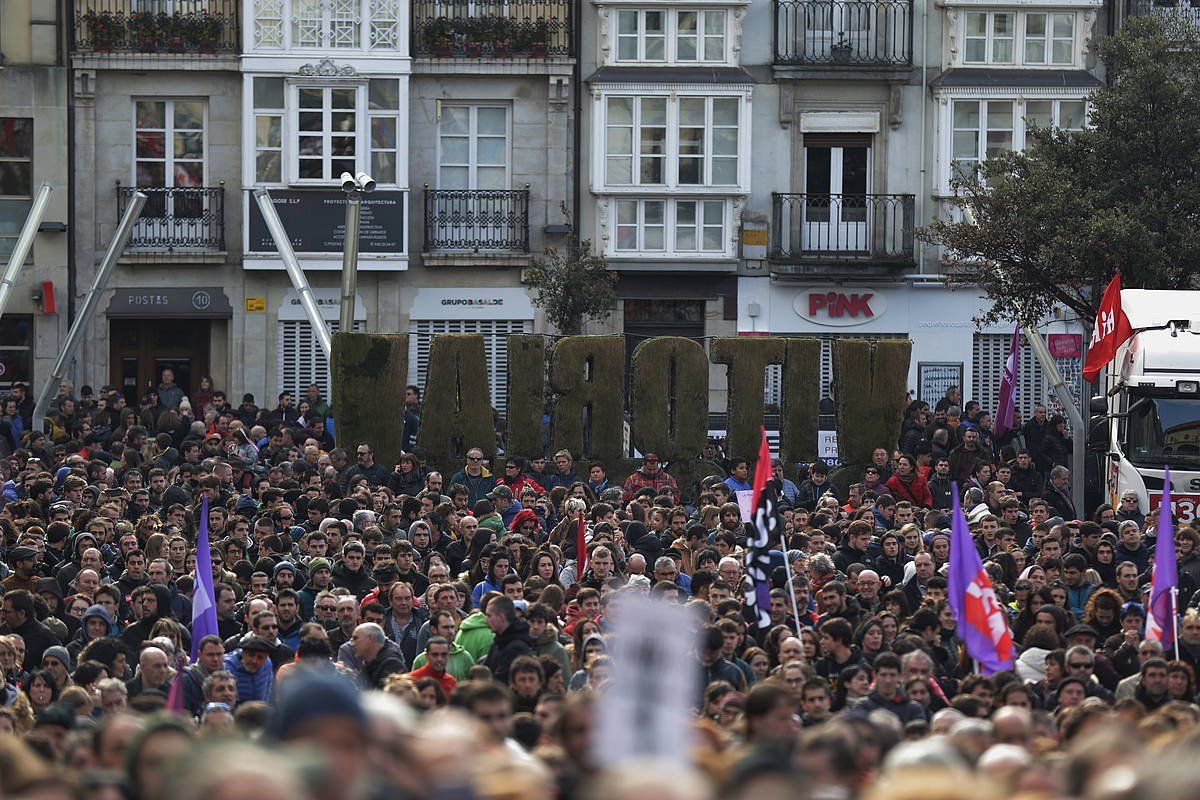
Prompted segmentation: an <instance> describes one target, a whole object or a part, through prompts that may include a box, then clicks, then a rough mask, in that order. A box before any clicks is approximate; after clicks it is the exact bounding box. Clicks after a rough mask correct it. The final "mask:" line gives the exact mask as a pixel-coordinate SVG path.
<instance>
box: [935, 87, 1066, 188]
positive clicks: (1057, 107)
mask: <svg viewBox="0 0 1200 800" xmlns="http://www.w3.org/2000/svg"><path fill="white" fill-rule="evenodd" d="M950 114H951V144H950V158H951V162H952V165H953V171H954V173H955V174H958V175H966V174H969V173H970V172H971V171H973V170H974V169H975V168H977V167H978V166H979V164H980V162H982V161H984V160H986V159H988V158H992V157H994V156H996V155H998V154H999V153H1003V152H1007V151H1010V150H1023V149H1024V148H1025V133H1026V131H1027V130H1028V129H1029V128H1030V127H1031V126H1032V125H1035V124H1036V125H1038V126H1041V127H1055V128H1061V129H1063V130H1068V131H1078V130H1082V129H1083V127H1084V125H1085V124H1086V123H1087V101H1086V100H1083V99H1075V100H1026V101H1025V103H1024V105H1023V106H1022V105H1020V104H1018V103H1017V102H1016V101H1015V100H955V101H954V102H953V103H952V107H951V111H950Z"/></svg>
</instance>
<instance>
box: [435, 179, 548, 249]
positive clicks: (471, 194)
mask: <svg viewBox="0 0 1200 800" xmlns="http://www.w3.org/2000/svg"><path fill="white" fill-rule="evenodd" d="M425 252H427V253H436V252H464V253H478V252H496V253H528V252H529V186H528V184H526V186H525V188H524V189H430V188H429V187H428V186H426V187H425Z"/></svg>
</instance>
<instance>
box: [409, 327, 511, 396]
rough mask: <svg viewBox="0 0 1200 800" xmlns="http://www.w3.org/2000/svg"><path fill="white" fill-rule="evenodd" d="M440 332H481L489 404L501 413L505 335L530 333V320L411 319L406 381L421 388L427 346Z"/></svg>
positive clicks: (505, 387)
mask: <svg viewBox="0 0 1200 800" xmlns="http://www.w3.org/2000/svg"><path fill="white" fill-rule="evenodd" d="M440 333H478V334H482V335H483V350H484V355H485V356H486V361H487V370H488V389H489V391H490V394H491V400H492V407H493V408H495V409H496V410H497V411H499V412H500V413H501V414H503V413H504V410H505V408H506V407H507V405H508V337H509V335H510V334H514V333H533V321H532V320H515V319H514V320H426V319H422V320H417V319H414V320H412V321H411V322H410V323H409V329H408V370H409V372H408V381H409V383H413V384H416V385H417V386H420V387H421V388H422V389H424V387H425V378H426V376H427V375H428V374H429V346H430V343H431V342H432V341H433V337H434V336H435V335H437V334H440Z"/></svg>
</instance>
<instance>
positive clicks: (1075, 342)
mask: <svg viewBox="0 0 1200 800" xmlns="http://www.w3.org/2000/svg"><path fill="white" fill-rule="evenodd" d="M1046 346H1047V347H1048V348H1049V349H1050V355H1052V356H1054V357H1055V358H1082V357H1083V336H1082V335H1081V334H1078V333H1052V334H1050V335H1049V336H1047V337H1046Z"/></svg>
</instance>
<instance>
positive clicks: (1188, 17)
mask: <svg viewBox="0 0 1200 800" xmlns="http://www.w3.org/2000/svg"><path fill="white" fill-rule="evenodd" d="M1124 16H1126V17H1157V18H1159V19H1160V20H1162V21H1163V22H1164V23H1165V24H1166V27H1167V30H1168V31H1170V30H1172V29H1173V28H1174V29H1177V30H1179V31H1180V32H1182V31H1183V30H1184V29H1189V30H1192V31H1195V30H1196V29H1198V28H1200V0H1197V2H1192V1H1191V0H1126V3H1125V14H1124Z"/></svg>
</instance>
